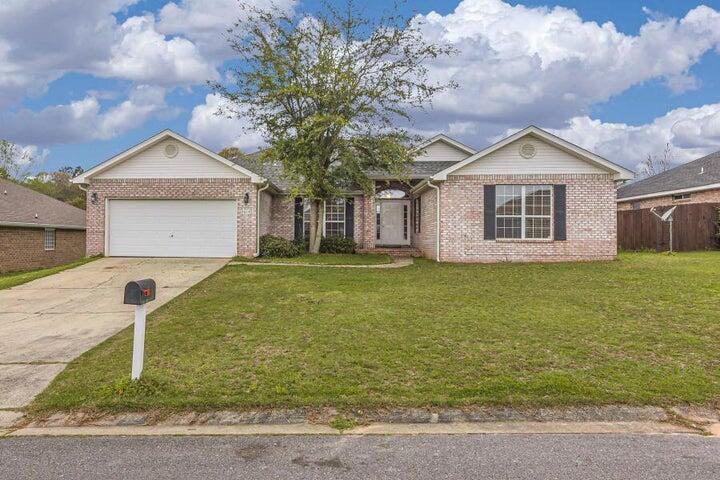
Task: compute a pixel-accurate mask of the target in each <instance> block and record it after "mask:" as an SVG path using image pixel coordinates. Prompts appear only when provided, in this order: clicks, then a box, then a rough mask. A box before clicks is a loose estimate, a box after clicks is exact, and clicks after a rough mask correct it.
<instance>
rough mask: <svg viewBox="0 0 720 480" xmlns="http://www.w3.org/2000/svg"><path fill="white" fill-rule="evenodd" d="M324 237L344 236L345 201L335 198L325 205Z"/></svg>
mask: <svg viewBox="0 0 720 480" xmlns="http://www.w3.org/2000/svg"><path fill="white" fill-rule="evenodd" d="M325 236H326V237H344V236H345V199H344V198H336V199H334V200H331V201H329V202H327V203H326V204H325Z"/></svg>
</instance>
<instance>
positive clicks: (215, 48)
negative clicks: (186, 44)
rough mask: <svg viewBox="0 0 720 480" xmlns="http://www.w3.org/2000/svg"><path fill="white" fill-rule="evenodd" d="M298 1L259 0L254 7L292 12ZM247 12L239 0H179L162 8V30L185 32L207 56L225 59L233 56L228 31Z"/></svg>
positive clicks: (159, 19)
mask: <svg viewBox="0 0 720 480" xmlns="http://www.w3.org/2000/svg"><path fill="white" fill-rule="evenodd" d="M296 3H297V2H296V1H295V0H256V1H254V2H253V6H255V7H257V8H261V9H262V8H268V7H270V6H272V5H274V6H275V7H277V8H279V9H281V10H285V11H289V10H291V9H292V8H293V7H294V6H295V4H296ZM243 15H244V14H243V11H242V10H241V9H240V8H239V7H238V1H237V0H179V1H178V2H169V3H167V4H165V5H164V6H163V7H162V8H161V9H160V11H159V13H158V31H159V32H161V33H164V34H168V35H178V34H179V35H183V36H185V37H187V38H188V39H190V40H192V41H193V42H194V43H195V44H196V45H197V46H198V48H199V50H200V51H201V52H202V54H203V56H206V57H209V58H212V59H215V60H224V59H226V58H228V57H229V56H230V55H231V50H230V48H229V47H228V44H227V41H226V38H225V36H224V34H225V33H226V32H227V30H228V28H230V27H231V26H232V25H233V24H234V22H236V21H237V20H238V19H239V18H241V17H243Z"/></svg>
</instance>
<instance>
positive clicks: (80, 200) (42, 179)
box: [23, 167, 85, 209]
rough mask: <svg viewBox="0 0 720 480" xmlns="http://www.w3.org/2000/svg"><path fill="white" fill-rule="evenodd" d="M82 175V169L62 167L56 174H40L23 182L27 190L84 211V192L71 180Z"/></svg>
mask: <svg viewBox="0 0 720 480" xmlns="http://www.w3.org/2000/svg"><path fill="white" fill-rule="evenodd" d="M81 173H83V169H82V167H62V168H60V169H59V170H58V171H56V172H50V173H47V172H40V173H39V174H37V175H36V176H35V177H32V178H31V177H28V178H27V179H26V180H25V181H24V182H23V185H25V186H26V187H28V188H31V189H33V190H35V191H37V192H40V193H44V194H45V195H48V196H50V197H53V198H56V199H58V200H60V201H62V202H65V203H69V204H70V205H73V206H75V207H78V208H82V209H85V192H83V191H82V190H81V189H80V186H79V185H76V184H74V183H72V181H71V180H72V179H73V178H75V177H77V176H78V175H80V174H81Z"/></svg>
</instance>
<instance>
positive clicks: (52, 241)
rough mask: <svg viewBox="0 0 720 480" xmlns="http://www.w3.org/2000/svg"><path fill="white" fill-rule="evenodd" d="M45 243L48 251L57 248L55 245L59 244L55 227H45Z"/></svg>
mask: <svg viewBox="0 0 720 480" xmlns="http://www.w3.org/2000/svg"><path fill="white" fill-rule="evenodd" d="M43 244H44V246H45V251H46V252H51V251H53V250H55V246H56V245H57V235H56V233H55V229H54V228H46V229H45V234H44V236H43Z"/></svg>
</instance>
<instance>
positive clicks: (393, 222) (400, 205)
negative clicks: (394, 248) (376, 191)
mask: <svg viewBox="0 0 720 480" xmlns="http://www.w3.org/2000/svg"><path fill="white" fill-rule="evenodd" d="M375 208H376V210H375V212H376V214H377V215H379V219H378V220H379V221H378V222H377V228H378V233H379V235H376V237H375V238H376V241H375V244H376V245H386V246H388V245H410V201H409V200H377V205H376V207H375Z"/></svg>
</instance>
